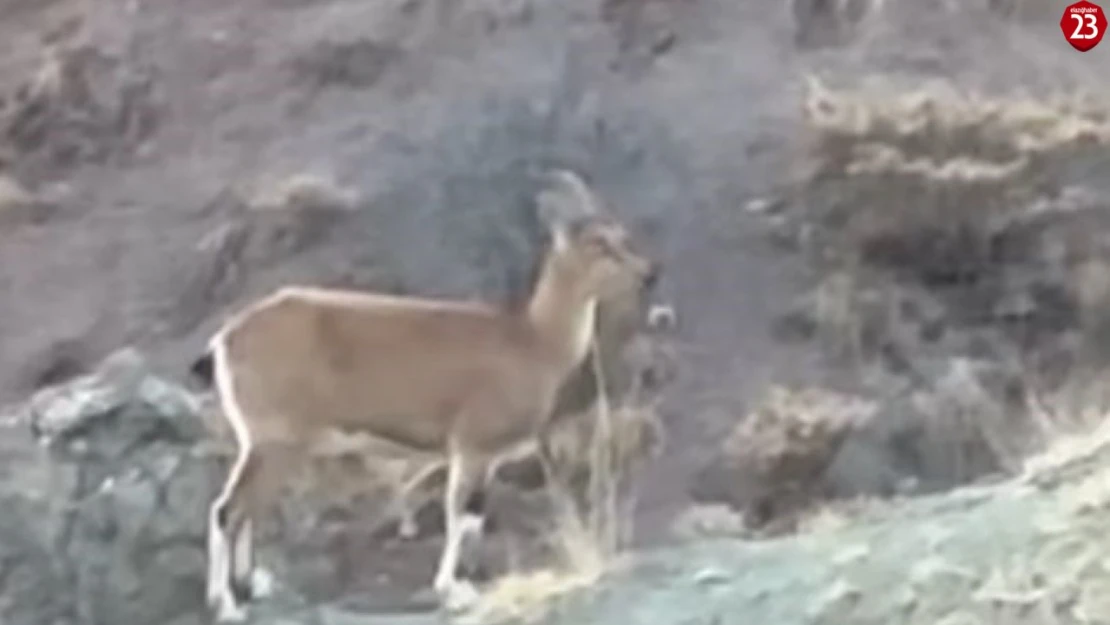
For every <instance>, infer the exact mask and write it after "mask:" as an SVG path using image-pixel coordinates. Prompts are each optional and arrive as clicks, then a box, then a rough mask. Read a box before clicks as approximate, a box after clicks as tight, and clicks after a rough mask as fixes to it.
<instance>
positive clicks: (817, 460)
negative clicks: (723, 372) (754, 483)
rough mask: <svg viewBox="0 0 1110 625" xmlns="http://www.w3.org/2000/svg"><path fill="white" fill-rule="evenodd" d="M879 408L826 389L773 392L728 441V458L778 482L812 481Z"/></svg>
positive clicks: (725, 446) (734, 430)
mask: <svg viewBox="0 0 1110 625" xmlns="http://www.w3.org/2000/svg"><path fill="white" fill-rule="evenodd" d="M874 410H875V405H874V404H873V403H872V402H869V401H866V400H863V399H861V398H858V397H854V396H849V395H844V394H841V393H837V392H835V391H830V390H827V389H821V388H812V387H811V388H803V389H800V390H794V389H789V388H785V387H781V386H776V387H773V388H771V390H770V392H769V393H768V394H767V397H766V398H765V399H764V400H763V401H762V402H761V403H760V404H759V405H758V406H757V407H756V409H755V410H754V411H752V412H751V413H750V414H748V415H747V416H746V417H745V418H744V419H743V420H742V421H741V422H740V423H739V424H738V425H737V426H736V427H735V428H734V429H733V431H732V434H730V435H729V437H728V438H727V439H726V440H725V442H724V445H723V450H722V451H723V453H724V455H725V456H726V457H728V458H734V459H737V460H741V461H742V462H743V463H744V464H746V465H748V467H749V468H750V469H752V470H754V471H755V472H757V473H758V474H760V475H762V476H765V477H766V478H767V479H769V480H771V481H773V482H776V483H803V482H809V481H812V480H813V479H814V477H815V476H816V475H818V474H820V472H821V471H822V470H823V469H824V467H825V466H826V465H827V464H828V462H829V461H830V460H831V459H832V456H833V455H834V454H835V453H836V450H837V448H838V447H839V445H840V443H841V442H842V441H843V439H844V437H845V436H847V434H848V433H849V432H850V431H851V430H852V429H853V428H855V427H858V426H859V425H861V424H862V423H864V422H865V421H866V420H867V419H869V418H870V417H871V415H872V414H873V413H874Z"/></svg>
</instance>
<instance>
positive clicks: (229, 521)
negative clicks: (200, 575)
mask: <svg viewBox="0 0 1110 625" xmlns="http://www.w3.org/2000/svg"><path fill="white" fill-rule="evenodd" d="M256 462H257V457H256V456H255V454H254V452H253V450H252V449H251V446H250V445H249V444H247V445H243V446H242V447H241V448H240V450H239V455H238V457H237V458H236V460H235V464H234V465H233V466H232V468H231V471H230V472H229V473H228V477H227V481H226V482H225V483H224V487H223V490H222V491H221V492H220V495H219V496H218V497H216V500H215V501H213V502H212V507H211V508H210V510H209V515H208V589H207V600H208V605H209V607H211V608H213V609H215V610H216V620H217V621H242V620H244V619H245V618H246V613H245V612H244V610H243V608H242V607H241V606H240V603H239V599H238V597H237V596H236V593H235V591H234V588H233V583H232V574H233V571H234V569H235V568H236V567H237V565H236V562H235V555H236V553H235V552H236V551H240V550H241V548H236V549H234V550H233V544H232V540H233V539H236V541H237V540H238V539H239V538H240V537H241V536H242V531H243V528H244V527H249V518H248V516H247V515H248V507H247V506H246V505H245V504H246V501H245V498H244V494H245V491H246V487H247V485H248V484H249V483H250V480H251V479H252V477H253V476H254V475H255V471H254V465H255V464H256ZM248 535H249V531H248Z"/></svg>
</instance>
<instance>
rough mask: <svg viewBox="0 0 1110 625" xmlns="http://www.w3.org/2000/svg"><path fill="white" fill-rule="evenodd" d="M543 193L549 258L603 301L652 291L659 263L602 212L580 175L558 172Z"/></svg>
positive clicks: (586, 290)
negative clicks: (641, 250)
mask: <svg viewBox="0 0 1110 625" xmlns="http://www.w3.org/2000/svg"><path fill="white" fill-rule="evenodd" d="M549 177H550V181H551V184H550V186H549V188H548V189H545V191H544V192H543V193H541V194H540V197H539V208H540V216H541V218H542V219H543V220H544V221H545V222H546V223H547V225H548V227H549V230H550V233H551V247H550V250H549V252H548V254H549V257H548V262H550V263H553V264H554V266H555V267H557V268H558V269H559V270H560V271H561V272H562V273H563V274H564V275H568V276H573V277H574V279H575V282H576V283H577V284H578V285H579V288H581V289H583V290H584V291H585V292H586V293H588V294H589V295H592V296H595V297H598V298H599V299H605V300H608V299H612V298H614V297H619V296H621V294H622V293H632V292H635V293H641V292H645V291H650V290H652V289H653V287H654V284H655V282H656V280H657V279H658V276H659V265H658V264H657V263H654V262H652V261H650V260H648V259H647V258H645V257H644V256H642V255H641V254H639V253H637V252H636V251H634V250H633V247H632V245H631V237H630V236H629V234H628V231H627V229H626V228H625V227H624V225H622V224H621V223H620V222H619V221H618V220H617V219H615V218H614V217H613V216H611V215H609V214H607V213H605V212H603V211H602V210H601V208H600V207H599V202H598V200H597V198H596V197H595V196H594V194H593V193H592V192H591V191H590V189H589V188H588V187H587V186H586V184H585V182H583V181H582V179H581V178H579V177H578V176H577V175H576V174H574V173H572V172H569V171H566V170H557V171H555V172H553V173H551V174H550V176H549Z"/></svg>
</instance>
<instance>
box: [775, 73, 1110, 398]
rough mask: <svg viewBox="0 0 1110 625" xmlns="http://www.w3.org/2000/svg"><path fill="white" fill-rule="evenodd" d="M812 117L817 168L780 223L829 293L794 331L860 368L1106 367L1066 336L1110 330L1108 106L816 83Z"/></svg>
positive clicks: (817, 295)
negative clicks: (920, 363) (952, 360)
mask: <svg viewBox="0 0 1110 625" xmlns="http://www.w3.org/2000/svg"><path fill="white" fill-rule="evenodd" d="M805 114H806V120H807V124H808V126H809V133H810V150H809V154H808V157H807V161H808V165H809V166H811V170H810V172H809V176H808V178H807V180H806V181H805V183H804V184H803V185H801V187H800V188H799V189H798V191H797V195H796V197H795V198H794V199H795V200H796V201H795V202H793V203H792V205H791V206H790V207H789V208H787V209H786V212H785V214H783V215H780V216H779V217H778V218H779V219H781V220H782V221H783V222H785V223H786V224H787V226H786V230H787V231H790V232H792V233H793V240H795V241H796V242H798V243H799V244H800V246H801V248H802V251H803V252H804V253H805V254H806V255H807V256H808V257H809V258H810V259H811V260H812V261H813V266H814V267H815V268H816V270H817V272H818V278H817V280H818V282H819V285H818V287H817V288H815V289H814V291H813V293H812V294H810V295H809V296H808V297H807V298H806V299H805V301H802V302H800V303H799V306H798V310H796V311H793V313H792V317H791V320H792V321H794V322H795V323H794V324H793V325H792V326H790V327H792V328H794V329H799V328H800V329H802V330H803V331H804V333H806V334H810V335H812V334H819V335H821V336H824V337H826V338H828V339H829V340H831V342H832V347H833V348H834V349H832V350H830V351H833V352H840V353H841V355H851V356H854V357H856V358H857V360H867V359H870V358H872V357H875V356H886V357H889V356H890V352H891V351H892V350H893V351H896V352H898V354H896V356H899V357H903V358H912V357H910V356H907V354H913V353H920V352H923V351H928V350H932V351H934V352H938V354H941V355H943V353H944V352H945V350H948V351H950V352H953V351H954V352H955V354H956V355H965V356H969V357H976V358H977V357H984V356H985V357H988V358H992V359H1006V358H1013V359H1017V360H1020V361H1023V362H1029V363H1030V364H1034V365H1037V366H1041V365H1044V366H1045V367H1048V366H1050V365H1051V366H1056V368H1057V371H1056V372H1055V373H1053V375H1055V376H1056V383H1058V382H1059V381H1060V380H1061V379H1062V377H1061V376H1062V374H1061V371H1060V369H1061V366H1062V365H1067V361H1068V360H1069V359H1072V360H1074V358H1075V357H1076V356H1081V357H1082V358H1083V359H1084V360H1090V359H1092V358H1098V357H1099V354H1100V353H1102V357H1105V355H1106V354H1105V353H1104V352H1105V351H1106V350H1098V349H1093V348H1092V343H1093V342H1092V341H1082V340H1078V341H1077V340H1076V338H1075V337H1074V336H1070V337H1069V336H1068V334H1069V333H1072V334H1073V335H1074V334H1075V333H1079V334H1081V335H1086V336H1087V337H1089V338H1095V337H1096V335H1097V336H1101V335H1110V332H1107V329H1108V328H1110V323H1108V322H1107V318H1108V315H1107V314H1106V311H1107V310H1110V211H1107V210H1106V208H1107V203H1106V202H1105V201H1103V200H1101V199H1100V197H1099V193H1098V192H1097V191H1096V190H1095V189H1093V188H1091V186H1092V185H1097V184H1098V183H1099V180H1101V179H1102V178H1103V177H1104V174H1106V173H1110V149H1108V147H1110V107H1107V106H1106V105H1105V103H1103V102H1100V101H1096V100H1094V99H1092V98H1082V97H1079V96H1075V97H1071V98H1064V97H1060V98H1057V99H1055V100H1047V99H1046V100H1043V101H1039V100H1030V99H1024V100H1021V99H1004V98H993V99H992V98H985V97H980V96H975V95H967V94H960V93H957V92H955V91H954V90H952V89H950V88H947V87H944V86H937V85H930V86H927V87H925V88H922V89H919V90H914V91H896V90H893V89H892V88H891V87H889V86H878V87H875V86H872V87H868V88H861V89H856V90H852V89H842V90H835V89H830V88H827V87H825V86H824V85H822V84H821V83H819V82H818V81H816V80H812V81H811V82H810V89H809V94H808V96H807V99H806V104H805ZM968 329H971V330H974V331H982V332H979V334H976V335H974V336H973V337H970V338H969V337H968V336H967V335H966V334H965V335H960V336H959V337H958V338H959V340H958V341H955V343H958V344H952V345H949V344H943V342H944V341H945V340H946V339H947V338H950V337H951V336H953V335H954V334H956V335H958V334H959V332H952V330H958V331H964V330H968ZM1069 341H1070V342H1071V343H1069ZM938 342H940V343H942V344H941V346H940V348H939V351H938V348H936V347H930V345H931V344H934V343H938ZM1077 342H1078V343H1080V344H1083V343H1086V345H1085V348H1086V349H1085V352H1084V353H1082V354H1077V353H1075V350H1074V345H1072V344H1074V343H1077ZM884 351H885V352H886V353H885V354H884V353H883V352H884ZM1038 361H1053V362H1038ZM1063 368H1066V367H1063ZM1037 373H1038V374H1041V373H1044V372H1043V371H1038V372H1037Z"/></svg>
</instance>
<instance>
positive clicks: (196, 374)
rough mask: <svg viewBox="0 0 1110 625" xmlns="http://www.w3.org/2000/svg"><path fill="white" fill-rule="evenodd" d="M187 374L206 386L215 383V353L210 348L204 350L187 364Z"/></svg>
mask: <svg viewBox="0 0 1110 625" xmlns="http://www.w3.org/2000/svg"><path fill="white" fill-rule="evenodd" d="M189 375H191V376H192V377H193V378H195V379H196V380H197V381H199V382H200V383H202V384H203V385H204V386H205V387H208V388H210V387H211V386H212V385H213V384H214V383H215V381H216V367H215V354H214V353H213V351H212V349H211V348H208V349H206V350H204V353H203V354H201V355H200V357H198V358H197V359H196V360H194V361H193V363H192V364H191V365H189Z"/></svg>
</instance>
